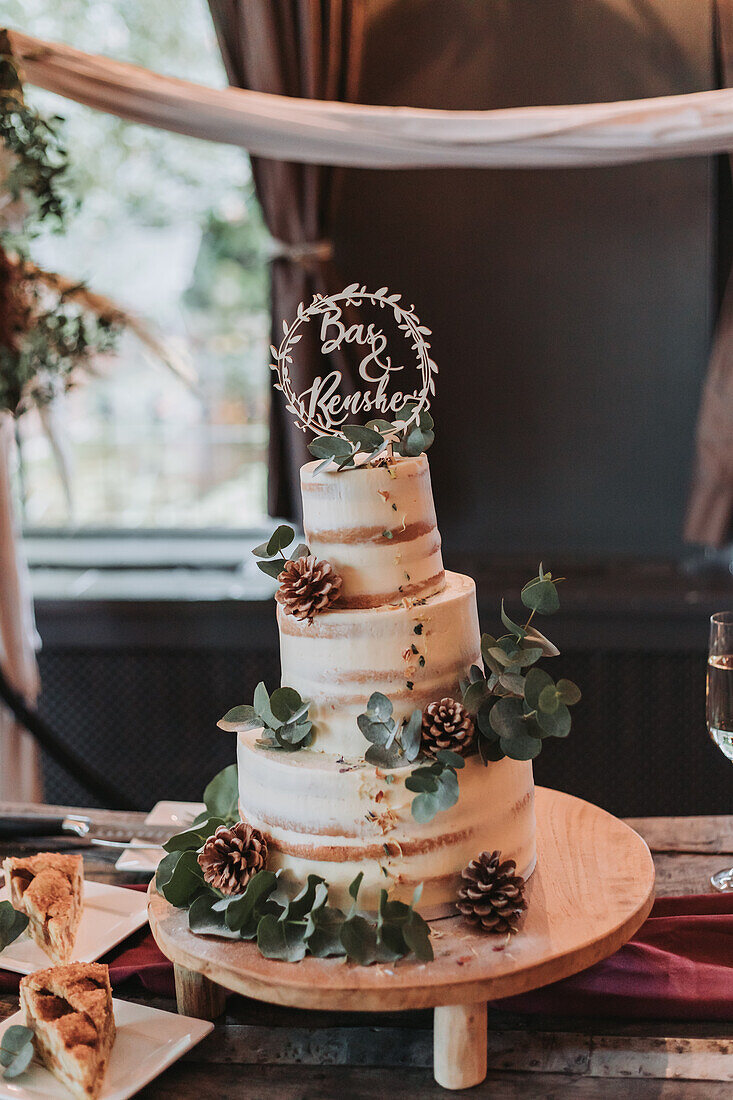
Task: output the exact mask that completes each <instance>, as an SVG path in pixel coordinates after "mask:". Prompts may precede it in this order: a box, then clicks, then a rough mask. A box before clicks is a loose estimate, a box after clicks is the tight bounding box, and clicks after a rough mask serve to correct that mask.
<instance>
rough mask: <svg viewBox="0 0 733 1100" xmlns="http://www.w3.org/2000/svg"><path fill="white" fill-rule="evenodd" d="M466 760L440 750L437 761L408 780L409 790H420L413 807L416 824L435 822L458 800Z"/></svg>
mask: <svg viewBox="0 0 733 1100" xmlns="http://www.w3.org/2000/svg"><path fill="white" fill-rule="evenodd" d="M465 766H466V761H465V760H464V759H463V757H462V756H460V755H459V754H458V753H457V752H451V751H450V749H440V750H439V751H438V752H437V753H436V754H435V759H434V760H433V761H431V762H430V763H427V764H423V765H422V766H421V767H419V768H415V770H414V771H413V772H412V773H411V774H410V776H409V777H408V778H407V779H406V780H405V786H406V787H407V789H408V791H416V792H417V797H416V798H413V800H412V806H411V807H410V810H411V813H412V816H413V817H414V818H415V821H418V822H419V823H420V824H421V825H425V824H427V822H428V821H432V820H433V818H434V817H435V815H436V814H437V813H439V812H440V811H441V810H448V809H450V807H451V806H455V804H456V802H457V801H458V772H459V771H460V769H461V768H464V767H465Z"/></svg>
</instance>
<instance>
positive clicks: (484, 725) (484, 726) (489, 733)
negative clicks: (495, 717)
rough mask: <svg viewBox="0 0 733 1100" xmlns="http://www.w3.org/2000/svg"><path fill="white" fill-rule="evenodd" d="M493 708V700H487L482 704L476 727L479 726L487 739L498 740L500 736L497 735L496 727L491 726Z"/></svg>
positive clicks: (478, 712) (477, 715) (477, 714)
mask: <svg viewBox="0 0 733 1100" xmlns="http://www.w3.org/2000/svg"><path fill="white" fill-rule="evenodd" d="M493 706H494V700H493V699H487V700H486V701H485V702H484V703H482V704H481V706H480V707H479V709H478V711H477V713H476V725H477V726H478V728H479V731H480V732H481V733H482V734H483V735H484V736H485V737H489V738H491V739H492V740H496V738H497V737H498V736H499V735H498V733H496V731H495V729H494V727H493V726H492V725H491V708H492V707H493Z"/></svg>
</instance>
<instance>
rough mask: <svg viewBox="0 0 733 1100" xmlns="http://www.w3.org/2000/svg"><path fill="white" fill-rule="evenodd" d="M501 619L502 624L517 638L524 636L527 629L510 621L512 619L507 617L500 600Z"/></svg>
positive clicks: (502, 602)
mask: <svg viewBox="0 0 733 1100" xmlns="http://www.w3.org/2000/svg"><path fill="white" fill-rule="evenodd" d="M501 621H502V622H503V624H504V626H505V627H506V628H507V630H508V631H509V633H510V634H513V635H514V636H515V637H516V638H519V639H520V640H521V639H523V638H524V637H525V635H526V633H527V631H526V630H525V629H524V627H523V626H520V625H519V624H518V623H515V622H512V620H511V619H510V618H509V616H508V615H507V613H506V611H505V610H504V601H503V600H502V601H501Z"/></svg>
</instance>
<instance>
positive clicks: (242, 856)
mask: <svg viewBox="0 0 733 1100" xmlns="http://www.w3.org/2000/svg"><path fill="white" fill-rule="evenodd" d="M198 860H199V866H200V867H201V869H202V871H203V872H204V879H205V881H206V882H208V884H209V886H214V887H215V888H216V889H217V890H221V892H222V894H242V893H244V889H245V887H246V885H247V883H248V882H249V880H250V879H251V878H252V876H253V875H255V874H257V872H258V871H262V870H263V868H264V866H265V863H266V862H267V841H266V840H265V838H264V836H263V835H262V833H261V832H260V831H259V829H254V828H253V827H252V826H251V825H248V824H247V822H246V821H238V822H237V824H236V825H233V826H232V827H231V829H228V828H227V826H226V825H220V826H219V828H218V829H217V830H216V832H215V833H214V835H213V836H210V837H209V839H208V840H207V841H206V843H205V844H204V847H203V851H201V852H199V857H198Z"/></svg>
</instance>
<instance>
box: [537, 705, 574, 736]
mask: <svg viewBox="0 0 733 1100" xmlns="http://www.w3.org/2000/svg"><path fill="white" fill-rule="evenodd" d="M537 723H538V725H539V726H540V729H542V730H543V732H544V733H546V734H547V736H548V737H567V735H568V734H569V733H570V727H571V725H572V718H571V717H570V711H569V710H568V708H567V707H566V706H565V704H564V703H558V706H557V709H556V710H554V711H553V712H552V713H551V714H547V713H546V712H545V711H543V710H538V711H537Z"/></svg>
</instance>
